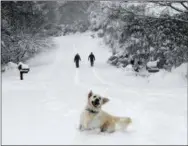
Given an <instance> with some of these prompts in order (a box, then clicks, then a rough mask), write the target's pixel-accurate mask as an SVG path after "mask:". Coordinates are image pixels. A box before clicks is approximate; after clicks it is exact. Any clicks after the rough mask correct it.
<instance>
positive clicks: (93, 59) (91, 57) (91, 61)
mask: <svg viewBox="0 0 188 146" xmlns="http://www.w3.org/2000/svg"><path fill="white" fill-rule="evenodd" d="M88 60H90V63H91V66H93V65H94V61H95V56H94V55H93V52H91V54H90V55H89V57H88Z"/></svg>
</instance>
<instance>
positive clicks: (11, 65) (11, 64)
mask: <svg viewBox="0 0 188 146" xmlns="http://www.w3.org/2000/svg"><path fill="white" fill-rule="evenodd" d="M17 67H18V66H17V64H16V63H14V62H9V63H7V64H6V65H4V66H2V71H10V70H16V69H17Z"/></svg>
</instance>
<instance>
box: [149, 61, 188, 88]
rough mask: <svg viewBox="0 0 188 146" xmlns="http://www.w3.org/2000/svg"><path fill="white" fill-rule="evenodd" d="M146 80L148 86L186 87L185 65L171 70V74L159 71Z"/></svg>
mask: <svg viewBox="0 0 188 146" xmlns="http://www.w3.org/2000/svg"><path fill="white" fill-rule="evenodd" d="M148 80H149V84H150V85H154V86H162V87H163V86H168V87H182V86H187V63H184V64H182V65H181V66H179V67H177V68H173V69H172V71H171V72H168V71H165V70H160V71H159V72H158V73H152V74H151V75H150V76H149V78H148Z"/></svg>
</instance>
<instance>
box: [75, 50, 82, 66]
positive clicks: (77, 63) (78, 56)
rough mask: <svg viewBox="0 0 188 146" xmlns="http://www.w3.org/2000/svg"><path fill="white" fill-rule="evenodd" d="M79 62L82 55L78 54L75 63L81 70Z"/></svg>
mask: <svg viewBox="0 0 188 146" xmlns="http://www.w3.org/2000/svg"><path fill="white" fill-rule="evenodd" d="M79 61H81V58H80V55H79V54H78V53H77V54H76V55H75V57H74V62H75V63H76V68H79Z"/></svg>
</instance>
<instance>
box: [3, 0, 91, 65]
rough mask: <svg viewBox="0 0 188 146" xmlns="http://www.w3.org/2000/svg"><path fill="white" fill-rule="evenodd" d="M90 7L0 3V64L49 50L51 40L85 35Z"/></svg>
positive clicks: (29, 2)
mask: <svg viewBox="0 0 188 146" xmlns="http://www.w3.org/2000/svg"><path fill="white" fill-rule="evenodd" d="M90 3H92V2H76V1H70V2H68V1H62V2H61V1H1V24H2V25H1V48H2V49H1V64H3V65H4V64H6V63H8V62H10V61H11V62H14V63H18V62H19V61H25V60H27V59H29V58H31V57H32V56H33V55H35V54H38V53H39V52H41V51H43V50H45V49H50V48H52V45H53V42H52V39H51V37H52V36H58V35H62V33H64V34H68V33H70V32H76V31H81V32H84V31H86V30H87V29H88V25H89V23H88V18H87V16H88V14H89V13H87V7H88V6H89V5H90ZM80 20H81V21H80Z"/></svg>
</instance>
